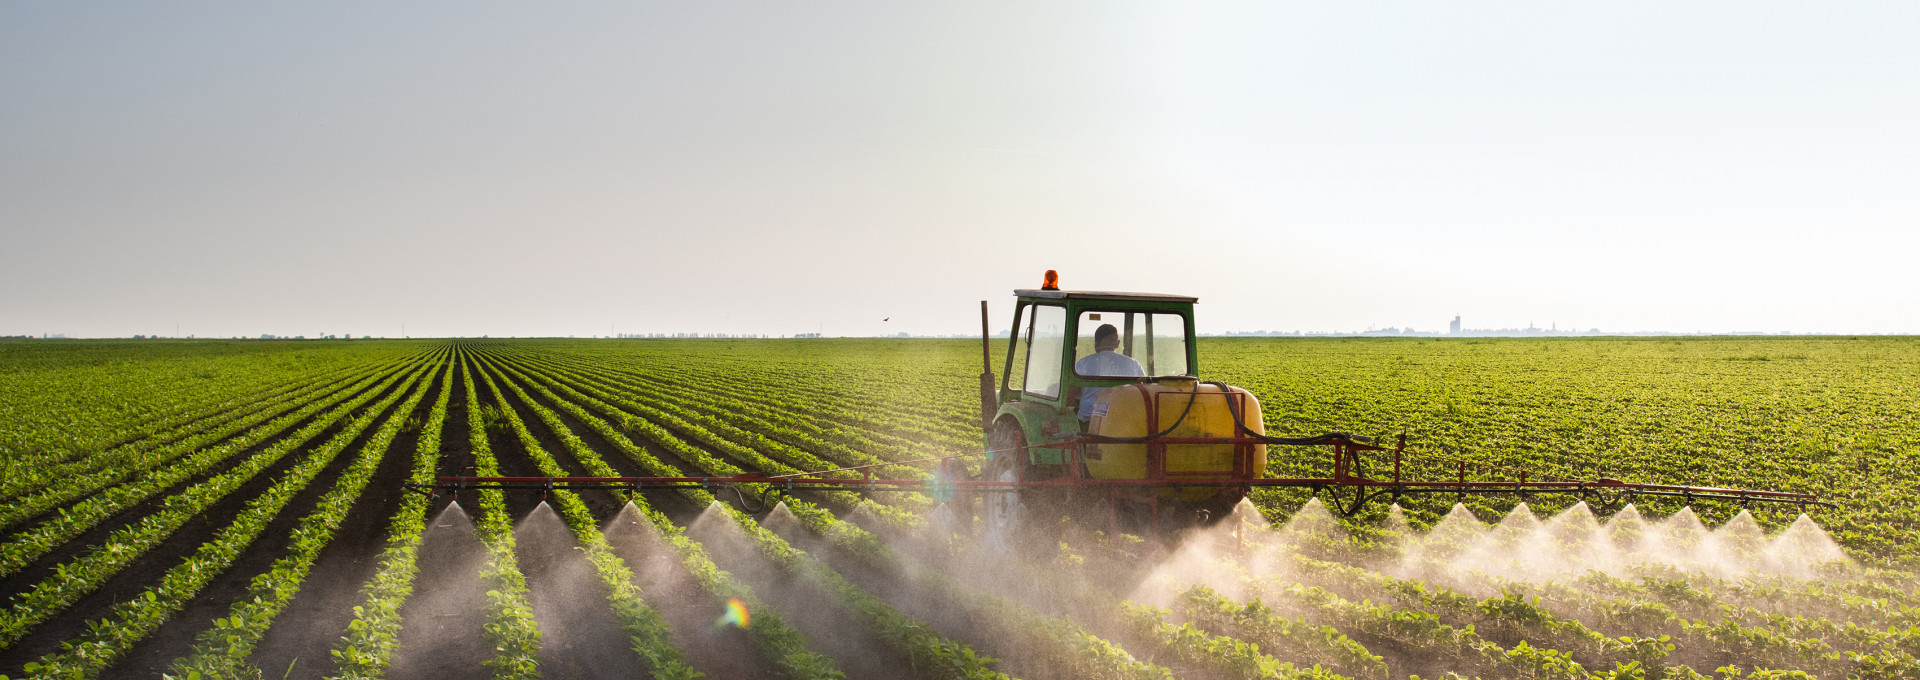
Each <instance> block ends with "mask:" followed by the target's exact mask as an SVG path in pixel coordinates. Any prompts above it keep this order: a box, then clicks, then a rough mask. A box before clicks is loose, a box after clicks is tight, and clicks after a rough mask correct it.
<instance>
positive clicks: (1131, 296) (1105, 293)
mask: <svg viewBox="0 0 1920 680" xmlns="http://www.w3.org/2000/svg"><path fill="white" fill-rule="evenodd" d="M1013 294H1014V295H1018V296H1020V297H1029V298H1046V299H1052V300H1127V301H1133V302H1198V301H1199V300H1200V299H1199V298H1196V297H1192V296H1189V295H1168V294H1165V293H1122V292H1117V291H1110V290H1032V289H1024V288H1023V289H1019V290H1015V291H1013Z"/></svg>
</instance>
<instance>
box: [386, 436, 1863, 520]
mask: <svg viewBox="0 0 1920 680" xmlns="http://www.w3.org/2000/svg"><path fill="white" fill-rule="evenodd" d="M1360 439H1361V438H1359V437H1353V436H1350V435H1343V434H1332V435H1323V436H1320V437H1311V438H1304V439H1300V440H1295V441H1297V443H1294V444H1292V445H1295V446H1326V447H1329V448H1330V449H1331V451H1332V453H1333V456H1334V465H1333V476H1331V477H1265V478H1263V477H1258V476H1256V475H1257V474H1258V473H1257V472H1256V471H1251V470H1247V467H1248V466H1246V465H1241V466H1237V467H1240V468H1241V469H1242V470H1243V471H1245V472H1247V473H1248V474H1244V475H1229V476H1221V475H1218V474H1212V475H1207V476H1195V475H1191V474H1185V475H1183V474H1181V473H1178V472H1172V473H1169V472H1168V471H1165V470H1158V471H1157V472H1158V473H1159V474H1149V475H1148V476H1147V478H1145V479H1101V478H1095V477H1091V476H1088V475H1085V474H1083V473H1081V472H1080V470H1082V469H1084V468H1083V467H1082V465H1080V464H1079V463H1080V460H1081V456H1082V454H1083V452H1084V451H1085V447H1086V445H1088V444H1092V443H1096V442H1097V440H1096V439H1094V438H1089V437H1083V436H1075V437H1069V438H1066V439H1064V440H1062V441H1060V442H1058V443H1052V444H1043V445H1040V446H1042V447H1049V448H1058V449H1061V450H1062V453H1063V454H1064V455H1065V456H1067V457H1068V459H1069V460H1071V461H1072V462H1073V463H1074V464H1072V465H1069V466H1067V467H1068V470H1069V471H1070V472H1069V474H1067V475H1066V476H1061V477H1055V478H1051V479H1039V480H1029V479H1024V478H1017V479H1013V480H974V479H962V478H960V475H958V474H949V473H947V472H946V471H955V470H960V469H964V464H965V460H966V459H969V458H974V457H979V456H985V455H986V454H987V452H980V453H969V454H961V455H957V456H943V457H938V458H925V459H921V460H914V461H903V462H900V463H885V464H876V465H862V466H857V467H846V468H835V469H832V470H821V471H817V472H802V473H795V474H786V475H766V474H762V473H758V472H748V473H743V474H739V475H733V476H709V477H440V478H437V479H436V480H434V482H433V483H431V484H418V483H416V484H408V485H407V487H408V488H410V489H414V490H417V491H421V492H424V493H428V494H440V493H458V492H460V491H465V490H468V489H505V490H515V491H539V492H542V493H543V494H544V493H548V492H553V491H581V490H588V489H605V490H625V491H634V492H637V491H641V490H644V489H695V488H697V489H707V490H713V489H716V488H726V487H732V488H735V489H736V490H740V491H752V492H754V493H758V494H761V495H763V496H765V495H768V494H775V493H787V492H795V491H825V490H834V491H853V492H876V491H894V492H899V491H918V492H933V491H939V492H942V493H953V492H963V491H964V492H979V493H994V492H1007V491H1025V490H1030V489H1048V488H1062V487H1068V488H1076V489H1099V490H1103V491H1106V492H1109V493H1114V494H1135V495H1137V494H1139V493H1140V492H1143V491H1153V490H1157V489H1168V488H1181V487H1234V488H1239V489H1252V488H1258V487H1287V488H1303V489H1310V490H1312V491H1313V492H1314V494H1315V495H1316V496H1320V497H1322V498H1323V500H1324V502H1326V503H1327V504H1328V505H1330V506H1332V507H1333V508H1334V509H1335V510H1337V511H1338V512H1340V513H1342V514H1346V515H1352V514H1354V513H1356V512H1359V511H1360V510H1361V509H1362V508H1364V507H1365V506H1366V505H1367V504H1368V503H1370V502H1374V501H1378V500H1388V499H1391V500H1393V501H1398V500H1399V499H1400V498H1401V497H1403V496H1411V495H1415V494H1455V495H1456V496H1460V497H1464V496H1467V495H1476V496H1478V495H1519V496H1522V497H1526V496H1534V495H1555V494H1558V495H1571V496H1578V497H1580V499H1581V500H1582V501H1586V502H1588V503H1591V504H1594V505H1597V506H1601V507H1607V506H1617V505H1621V504H1624V503H1630V502H1633V501H1634V500H1635V499H1638V498H1642V497H1650V496H1660V497H1674V498H1683V499H1686V500H1687V501H1688V502H1692V501H1694V500H1718V501H1731V502H1736V503H1740V504H1741V505H1750V504H1753V503H1783V504H1788V505H1796V506H1799V507H1800V508H1801V509H1803V510H1804V509H1805V508H1807V507H1808V506H1825V507H1834V506H1833V504H1831V503H1827V502H1824V501H1821V500H1820V498H1819V496H1817V495H1814V494H1809V493H1796V492H1790V491H1760V490H1751V489H1732V488H1724V487H1712V486H1683V485H1672V484H1641V483H1635V482H1623V481H1620V480H1617V479H1604V478H1603V479H1597V480H1570V479H1560V478H1554V479H1548V480H1539V479H1533V480H1530V479H1528V476H1529V475H1528V473H1527V472H1526V471H1524V470H1519V471H1515V472H1517V473H1518V477H1517V479H1513V480H1506V481H1484V480H1469V479H1467V471H1468V464H1467V463H1466V462H1464V461H1456V462H1457V470H1458V474H1457V476H1456V478H1455V479H1453V480H1446V481H1430V480H1410V479H1403V478H1402V477H1401V467H1402V463H1403V457H1404V455H1405V447H1406V440H1405V439H1404V438H1402V439H1401V440H1400V442H1399V443H1398V444H1397V445H1396V446H1394V447H1392V448H1387V447H1383V446H1376V445H1374V444H1373V443H1371V442H1370V441H1359V440H1360ZM1275 441H1281V440H1275V439H1274V438H1264V439H1253V438H1250V437H1159V438H1155V439H1154V441H1153V442H1152V443H1153V444H1155V445H1159V446H1164V445H1181V444H1236V445H1241V446H1237V447H1236V448H1239V449H1242V450H1246V449H1249V448H1250V447H1251V446H1252V445H1253V444H1256V443H1263V442H1264V443H1268V444H1272V443H1274V442H1275ZM1036 448H1037V447H1036ZM1365 452H1382V453H1391V454H1392V465H1393V476H1392V478H1391V479H1373V478H1370V477H1367V476H1365V475H1364V474H1361V473H1359V472H1356V471H1357V470H1359V469H1361V462H1362V460H1363V459H1362V458H1361V454H1362V453H1365ZM1244 462H1250V461H1243V463H1244ZM1382 462H1384V461H1382ZM915 463H932V464H934V465H935V466H936V467H937V468H938V469H939V470H941V471H942V472H940V473H934V474H932V475H930V476H929V477H924V478H919V479H886V478H879V477H875V476H874V471H875V469H876V468H879V467H881V466H882V465H885V466H900V465H911V464H915Z"/></svg>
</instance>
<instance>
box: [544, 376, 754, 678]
mask: <svg viewBox="0 0 1920 680" xmlns="http://www.w3.org/2000/svg"><path fill="white" fill-rule="evenodd" d="M517 384H519V385H520V386H521V389H524V390H527V393H528V395H529V396H532V397H533V398H534V399H535V401H536V402H537V403H539V404H540V405H541V406H544V407H546V408H548V409H549V410H551V411H553V412H554V413H555V414H556V415H558V416H559V417H560V419H561V421H562V422H563V423H564V424H566V426H567V428H568V431H569V432H570V433H572V434H574V435H575V436H578V437H580V438H581V440H582V441H583V442H585V443H586V445H587V447H588V448H591V449H593V450H594V451H595V452H596V453H599V454H600V456H601V459H602V460H605V461H606V462H607V464H608V465H609V466H611V467H612V468H614V471H615V472H618V473H619V474H620V475H621V476H623V477H639V476H646V475H647V472H646V471H645V470H643V469H641V468H640V465H639V464H638V463H636V462H634V461H632V460H631V459H629V458H627V456H626V455H625V454H623V453H621V452H620V450H619V449H618V448H616V447H614V446H613V444H612V443H610V442H608V441H606V439H605V438H604V437H602V436H601V435H600V434H599V433H598V432H595V431H594V430H593V429H591V428H588V427H586V426H585V425H584V424H582V423H580V422H579V421H578V420H577V419H575V418H574V417H573V416H572V415H571V414H568V413H566V412H565V411H563V410H561V409H559V408H556V407H555V405H554V404H553V403H552V402H551V401H548V400H546V399H545V398H544V397H541V396H539V394H538V393H537V392H535V391H533V390H532V389H531V388H529V387H528V386H527V384H526V383H524V382H518V381H517ZM530 427H532V428H533V429H534V431H536V432H541V431H544V430H545V424H544V423H542V424H540V425H536V426H530ZM635 443H636V444H640V445H642V446H645V447H646V448H647V449H648V451H649V452H650V453H652V454H653V455H655V456H657V457H659V458H660V459H661V460H662V462H666V463H668V464H671V465H676V466H683V465H685V463H684V462H683V461H680V460H678V459H676V458H674V457H673V456H672V455H671V454H669V453H668V452H667V451H665V450H664V449H661V448H659V447H658V446H654V445H651V444H649V443H647V442H635ZM543 446H546V444H544V443H543ZM683 469H685V468H683ZM641 494H642V496H643V497H644V498H645V499H646V501H647V503H648V504H649V505H651V506H652V507H653V508H654V509H655V510H657V511H659V512H661V513H662V514H665V515H667V516H668V517H669V518H670V519H672V520H673V521H674V523H675V524H677V525H679V526H686V525H687V524H689V523H691V522H692V521H693V519H694V518H695V517H697V516H698V515H699V514H700V512H701V511H702V510H703V509H704V508H701V507H699V506H697V505H696V504H695V503H693V502H692V501H690V500H688V499H687V498H686V497H685V496H683V495H681V494H680V493H679V492H677V491H673V490H668V489H653V490H647V491H642V492H641ZM621 507H623V508H624V507H625V506H624V505H623V506H621ZM596 516H598V513H596ZM604 530H605V533H606V537H607V542H608V543H609V544H611V545H612V547H613V550H614V554H616V555H619V556H620V558H621V560H622V561H624V562H626V564H627V568H628V569H631V570H633V572H634V582H635V583H636V584H637V585H639V586H640V589H641V597H642V598H643V599H644V600H645V601H646V603H647V604H648V605H649V606H651V607H653V608H654V610H655V611H657V612H659V613H660V616H661V618H662V619H665V620H666V622H667V625H668V627H669V629H670V630H671V631H672V632H671V633H670V635H671V638H670V639H671V640H672V641H673V643H674V646H675V647H677V648H679V649H680V650H681V652H682V653H683V654H684V655H685V657H686V660H687V663H688V664H689V665H691V666H693V668H694V670H697V671H700V672H703V673H706V674H707V677H711V678H778V677H782V673H781V672H780V668H779V667H778V666H777V665H775V664H773V663H771V662H769V661H768V660H767V659H765V658H763V657H761V655H759V654H755V653H753V650H754V649H755V648H754V645H753V643H752V641H751V640H749V639H747V634H746V631H744V630H741V629H739V628H735V627H724V626H715V625H714V622H715V621H716V620H718V619H719V617H720V615H721V614H722V613H723V612H724V611H725V607H726V603H725V602H724V601H722V600H720V599H719V598H717V597H715V596H714V595H713V594H712V593H709V592H707V590H706V589H705V588H704V587H702V586H701V585H700V584H699V582H697V581H695V580H694V578H693V575H692V574H691V573H689V572H688V571H687V569H686V565H685V564H683V563H682V562H681V561H680V558H679V556H678V555H677V554H676V553H674V552H673V548H672V547H671V546H668V545H667V544H666V543H665V542H664V541H662V540H661V538H660V535H659V533H658V531H657V530H656V529H654V528H653V526H652V525H651V524H649V523H647V522H646V520H645V519H643V518H640V517H638V516H637V515H636V514H634V513H624V514H619V515H616V516H615V517H614V518H613V519H612V520H611V521H610V522H608V523H607V524H606V526H605V527H604Z"/></svg>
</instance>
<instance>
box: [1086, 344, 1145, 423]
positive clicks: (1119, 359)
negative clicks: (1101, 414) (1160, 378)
mask: <svg viewBox="0 0 1920 680" xmlns="http://www.w3.org/2000/svg"><path fill="white" fill-rule="evenodd" d="M1119 348H1120V329H1118V328H1114V327H1113V324H1110V323H1103V324H1100V327H1099V328H1098V329H1095V330H1094V331H1093V353H1092V354H1089V355H1086V356H1084V357H1081V358H1080V360H1079V361H1075V362H1073V372H1074V373H1078V374H1080V375H1083V376H1088V377H1092V376H1109V377H1115V378H1138V377H1141V376H1144V375H1146V374H1147V372H1146V371H1143V370H1140V362H1138V361H1134V360H1133V357H1130V356H1127V355H1125V354H1121V353H1119V352H1115V351H1114V350H1116V349H1119ZM1107 389H1108V388H1105V387H1087V388H1083V389H1081V390H1080V424H1081V425H1083V426H1084V425H1086V424H1087V421H1089V420H1092V419H1093V405H1094V403H1095V402H1098V401H1100V393H1101V392H1105V391H1107ZM1082 429H1083V430H1084V429H1085V428H1084V427H1083V428H1082Z"/></svg>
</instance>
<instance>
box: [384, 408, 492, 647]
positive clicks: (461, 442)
mask: <svg viewBox="0 0 1920 680" xmlns="http://www.w3.org/2000/svg"><path fill="white" fill-rule="evenodd" d="M438 473H439V474H440V475H441V476H456V475H472V474H474V470H473V446H472V444H471V442H470V441H469V440H468V433H467V388H466V385H465V384H464V383H463V382H462V381H461V379H460V375H458V374H455V375H454V379H453V396H452V397H451V398H450V399H449V400H448V401H447V422H446V424H445V429H443V430H442V431H441V433H440V463H439V467H438ZM460 496H463V498H459V499H454V498H449V497H447V496H441V497H439V498H436V499H435V501H434V502H435V503H437V504H440V505H436V506H435V507H432V508H429V509H428V511H427V517H428V519H427V530H426V532H425V533H424V534H422V535H421V540H420V552H419V557H418V558H416V562H415V565H416V566H417V568H418V571H416V572H415V575H414V579H413V594H412V595H410V596H408V598H407V600H406V602H404V603H402V604H401V605H400V621H401V624H400V632H399V634H398V635H397V636H396V637H397V638H398V642H399V651H398V652H396V653H395V654H394V658H393V661H392V665H391V666H389V667H388V668H387V677H388V678H393V679H394V680H487V679H488V678H492V677H493V672H492V670H491V669H489V668H487V667H486V666H483V665H481V664H482V662H485V661H486V660H488V659H490V658H493V645H491V644H488V643H487V637H486V623H487V611H488V609H487V608H488V602H487V585H486V583H485V582H484V581H482V580H481V578H480V569H481V568H482V567H483V566H485V564H486V558H487V550H486V547H485V546H484V545H482V544H481V543H480V537H479V535H478V534H477V533H476V532H475V531H474V526H473V523H472V522H471V521H469V520H468V519H467V517H466V514H465V512H463V511H461V510H455V509H453V508H455V507H464V508H476V509H477V508H479V507H480V505H479V503H480V495H479V494H478V493H477V492H472V491H469V492H466V493H464V494H460ZM443 513H444V514H443Z"/></svg>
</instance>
